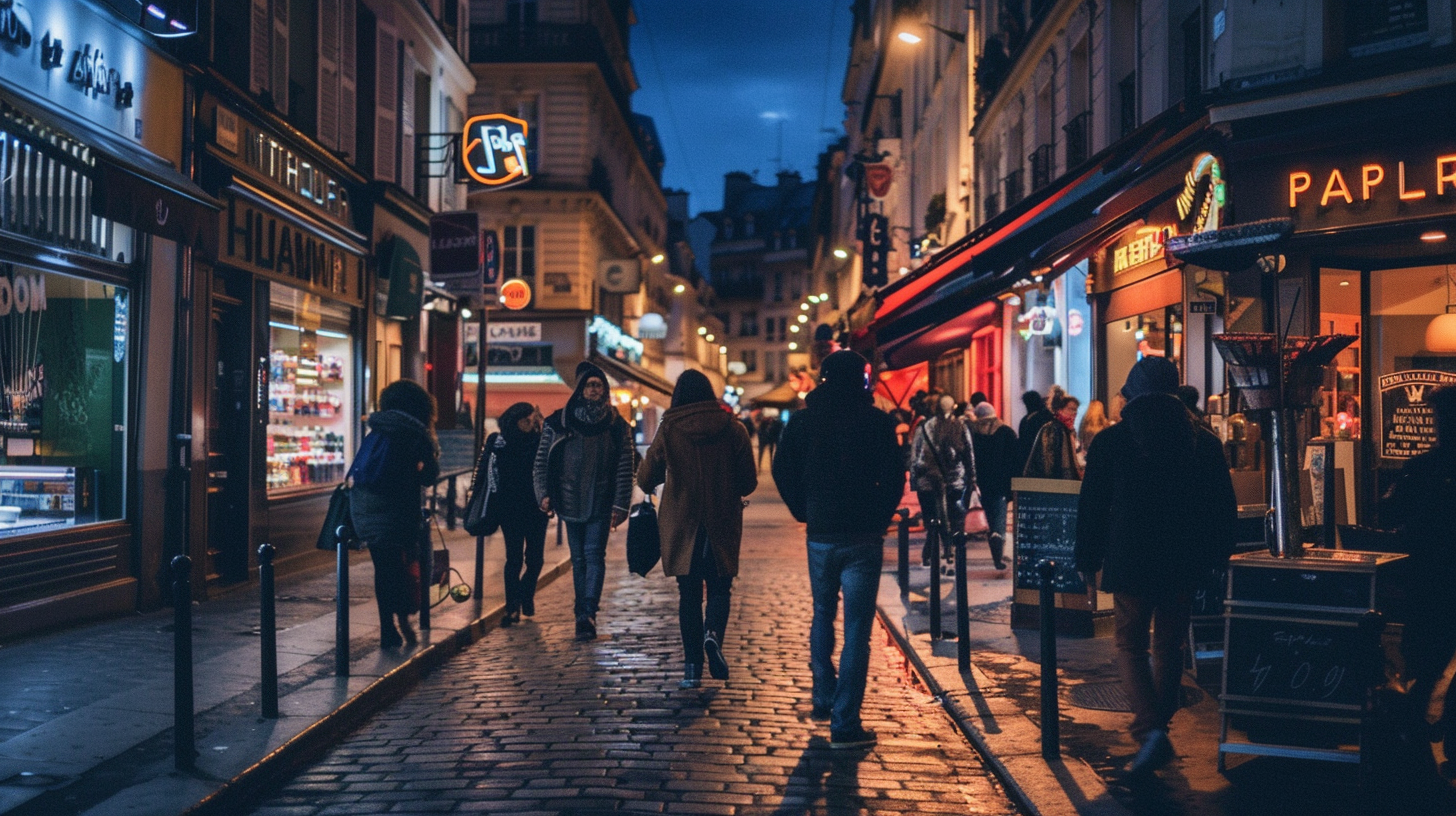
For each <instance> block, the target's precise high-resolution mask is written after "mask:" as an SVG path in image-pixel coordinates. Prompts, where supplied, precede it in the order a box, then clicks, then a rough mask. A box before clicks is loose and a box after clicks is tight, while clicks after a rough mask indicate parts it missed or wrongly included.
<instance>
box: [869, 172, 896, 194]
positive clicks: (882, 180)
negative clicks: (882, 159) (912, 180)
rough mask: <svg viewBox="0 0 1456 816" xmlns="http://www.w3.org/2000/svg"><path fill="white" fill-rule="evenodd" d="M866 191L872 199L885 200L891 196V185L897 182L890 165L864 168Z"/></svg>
mask: <svg viewBox="0 0 1456 816" xmlns="http://www.w3.org/2000/svg"><path fill="white" fill-rule="evenodd" d="M864 179H865V189H866V190H868V191H869V194H870V198H874V199H884V198H886V197H888V196H889V195H890V185H891V184H892V183H893V182H894V180H895V170H894V168H892V167H890V165H888V164H867V165H865V168H864Z"/></svg>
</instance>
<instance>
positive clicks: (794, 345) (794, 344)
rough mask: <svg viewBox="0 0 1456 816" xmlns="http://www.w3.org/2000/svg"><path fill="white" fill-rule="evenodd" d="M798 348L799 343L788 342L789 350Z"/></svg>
mask: <svg viewBox="0 0 1456 816" xmlns="http://www.w3.org/2000/svg"><path fill="white" fill-rule="evenodd" d="M798 350H799V344H798V343H790V344H789V351H798Z"/></svg>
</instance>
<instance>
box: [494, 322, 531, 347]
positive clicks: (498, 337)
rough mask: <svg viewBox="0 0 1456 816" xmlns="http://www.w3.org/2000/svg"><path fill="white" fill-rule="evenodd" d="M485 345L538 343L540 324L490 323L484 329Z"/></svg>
mask: <svg viewBox="0 0 1456 816" xmlns="http://www.w3.org/2000/svg"><path fill="white" fill-rule="evenodd" d="M485 337H486V342H487V343H539V342H541V324H540V323H491V324H490V326H489V327H488V328H487V329H486V335H485Z"/></svg>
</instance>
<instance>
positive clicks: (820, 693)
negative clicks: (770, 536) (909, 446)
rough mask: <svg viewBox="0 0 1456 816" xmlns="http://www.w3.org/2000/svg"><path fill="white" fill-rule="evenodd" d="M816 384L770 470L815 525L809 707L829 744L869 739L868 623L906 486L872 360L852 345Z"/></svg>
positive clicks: (792, 507)
mask: <svg viewBox="0 0 1456 816" xmlns="http://www.w3.org/2000/svg"><path fill="white" fill-rule="evenodd" d="M819 380H820V382H819V387H817V388H815V389H814V390H813V391H810V392H809V396H808V397H807V398H806V399H805V402H806V403H807V407H806V408H805V409H804V410H802V411H799V412H798V413H796V414H795V415H794V417H793V418H792V419H791V420H790V421H789V423H788V426H787V427H786V428H785V429H784V436H783V439H781V440H780V442H779V452H778V455H777V456H775V457H774V461H773V478H774V482H775V484H776V485H777V486H778V490H779V495H780V496H782V497H783V500H784V504H786V505H788V507H789V512H790V513H792V514H793V516H794V518H795V519H797V520H798V521H800V522H803V523H805V524H806V525H807V527H808V531H807V533H808V535H807V538H808V541H807V546H808V551H809V583H810V587H811V590H812V592H813V595H814V618H813V622H812V623H811V624H810V630H809V651H810V659H809V665H810V668H811V671H812V673H813V692H812V703H813V712H812V714H811V716H812V717H813V718H814V719H816V720H829V747H830V748H831V749H859V748H868V747H870V746H872V745H874V744H875V740H876V736H875V733H874V732H873V731H869V730H867V729H866V728H865V727H864V725H863V722H862V721H861V719H860V713H859V710H860V704H861V703H862V702H863V701H864V693H865V683H866V681H867V678H868V672H869V650H870V629H871V626H872V625H873V623H874V617H875V599H876V597H877V596H878V594H879V587H880V569H881V567H882V566H883V565H884V560H885V551H884V538H885V529H886V528H887V527H888V526H889V524H890V518H891V517H892V516H893V515H894V513H895V508H896V507H897V506H899V504H900V498H901V496H902V495H903V493H904V490H905V466H904V463H903V460H902V459H901V458H900V448H899V445H898V444H897V443H896V440H895V420H894V419H892V418H890V416H889V415H888V414H886V413H885V412H884V411H881V410H880V409H878V408H876V407H875V405H874V401H873V399H872V397H871V395H870V365H869V363H868V362H867V361H866V360H865V358H864V357H862V356H860V355H859V354H857V353H856V352H854V351H850V350H848V349H845V350H843V351H836V352H834V353H833V354H830V355H829V356H828V357H825V358H824V362H823V363H822V364H821V366H820V369H819ZM841 592H843V595H844V648H843V651H842V653H841V655H840V662H839V668H838V671H837V672H836V670H835V666H834V619H835V617H837V616H838V611H839V597H840V593H841Z"/></svg>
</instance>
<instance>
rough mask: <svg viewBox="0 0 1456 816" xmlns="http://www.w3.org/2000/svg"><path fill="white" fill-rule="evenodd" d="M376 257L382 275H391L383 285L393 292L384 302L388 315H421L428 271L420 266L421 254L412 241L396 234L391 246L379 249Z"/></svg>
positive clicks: (399, 316) (406, 318)
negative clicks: (412, 244)
mask: <svg viewBox="0 0 1456 816" xmlns="http://www.w3.org/2000/svg"><path fill="white" fill-rule="evenodd" d="M376 257H377V258H378V261H379V271H380V277H384V278H387V279H388V280H387V282H382V285H381V286H380V288H381V289H385V290H387V291H388V293H389V294H388V298H387V299H386V300H385V302H384V316H385V317H393V318H397V319H399V320H409V319H411V318H413V317H415V316H416V315H418V314H419V313H420V303H421V302H422V301H423V299H424V292H425V272H424V270H423V269H421V268H420V254H419V253H418V252H415V248H414V247H412V246H410V244H409V241H406V240H405V239H403V238H400V237H398V236H395V237H394V238H391V239H389V246H387V247H381V248H380V249H379V251H378V254H377V255H376Z"/></svg>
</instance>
